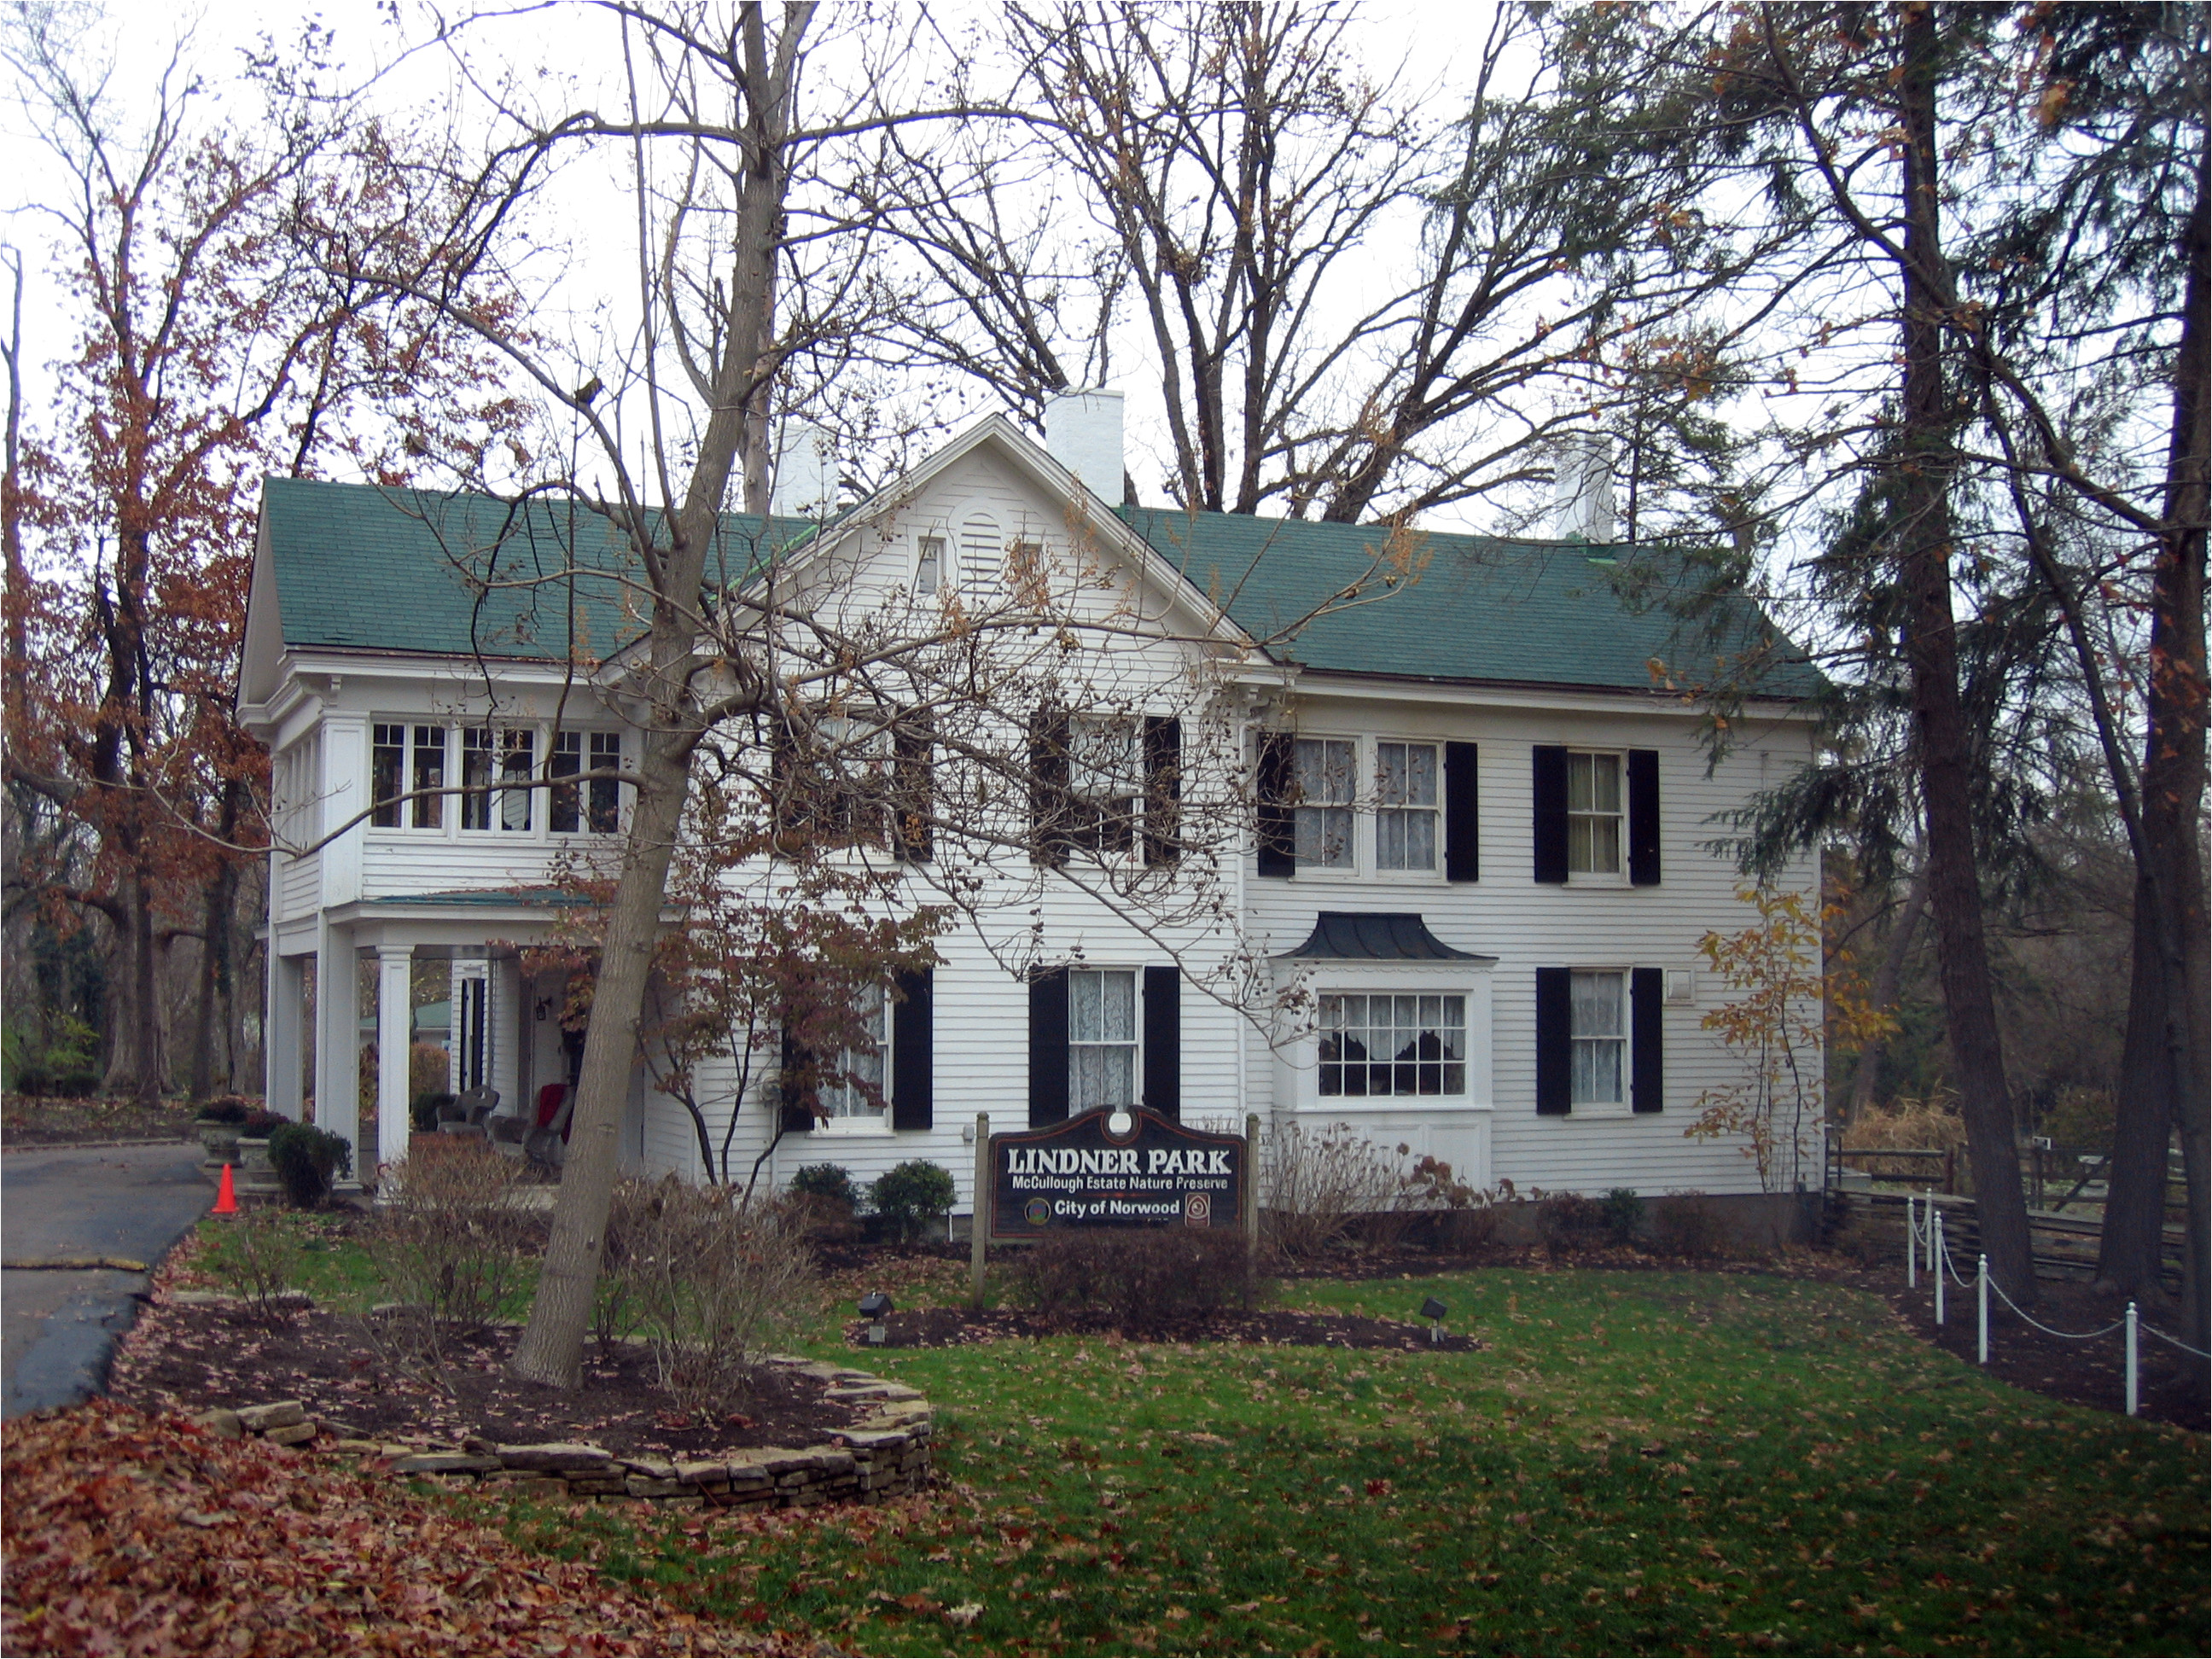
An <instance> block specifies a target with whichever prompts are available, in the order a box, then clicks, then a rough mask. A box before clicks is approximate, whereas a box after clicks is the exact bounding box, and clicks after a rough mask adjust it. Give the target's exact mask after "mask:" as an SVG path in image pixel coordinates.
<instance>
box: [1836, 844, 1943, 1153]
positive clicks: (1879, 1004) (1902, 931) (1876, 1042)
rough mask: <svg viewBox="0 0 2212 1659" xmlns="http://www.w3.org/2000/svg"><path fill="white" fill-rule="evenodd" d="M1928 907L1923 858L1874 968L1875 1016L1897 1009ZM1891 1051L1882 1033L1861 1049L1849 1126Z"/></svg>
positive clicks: (1862, 1111)
mask: <svg viewBox="0 0 2212 1659" xmlns="http://www.w3.org/2000/svg"><path fill="white" fill-rule="evenodd" d="M1927 908H1928V860H1926V859H1925V858H1924V857H1923V859H1922V860H1920V868H1919V870H1918V871H1917V872H1916V873H1915V874H1914V876H1913V878H1912V885H1911V887H1910V888H1908V889H1907V890H1905V908H1903V909H1902V910H1900V911H1899V912H1898V915H1897V920H1896V921H1893V922H1892V923H1891V924H1890V927H1889V944H1888V945H1887V948H1886V949H1885V950H1884V951H1882V953H1881V967H1879V968H1877V969H1875V975H1874V985H1873V987H1871V990H1870V993H1869V998H1868V1000H1869V1002H1870V1003H1871V1004H1872V1006H1873V1008H1874V1011H1875V1012H1876V1013H1879V1014H1886V1013H1887V1012H1889V1011H1890V1010H1891V1009H1893V1008H1894V1007H1896V1006H1897V984H1898V981H1899V980H1900V979H1902V978H1903V977H1904V976H1905V957H1907V956H1909V955H1911V951H1912V940H1913V938H1914V936H1915V935H1916V934H1917V933H1919V932H1920V918H1921V916H1922V915H1923V914H1924V913H1925V912H1926V911H1927ZM1888 1051H1889V1039H1888V1038H1887V1036H1883V1035H1882V1034H1881V1032H1879V1031H1877V1032H1876V1033H1875V1035H1874V1036H1870V1037H1869V1038H1868V1039H1867V1041H1866V1046H1865V1047H1864V1048H1861V1049H1860V1050H1859V1063H1858V1066H1857V1069H1856V1070H1854V1071H1853V1072H1852V1073H1851V1097H1850V1100H1849V1101H1848V1102H1847V1103H1845V1105H1844V1124H1845V1125H1846V1127H1848V1126H1849V1125H1850V1124H1854V1123H1857V1121H1859V1120H1860V1119H1861V1118H1862V1117H1864V1116H1865V1115H1866V1109H1867V1108H1868V1107H1869V1106H1871V1105H1872V1104H1874V1096H1875V1090H1876V1089H1878V1088H1880V1087H1881V1068H1882V1061H1883V1060H1884V1059H1885V1057H1886V1056H1887V1054H1888Z"/></svg>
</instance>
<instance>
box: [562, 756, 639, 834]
mask: <svg viewBox="0 0 2212 1659" xmlns="http://www.w3.org/2000/svg"><path fill="white" fill-rule="evenodd" d="M587 756H588V763H586V757H587ZM620 770H622V733H621V732H555V733H554V734H553V749H552V752H551V753H550V755H548V756H547V757H546V760H545V774H546V776H547V777H549V778H552V779H556V780H557V779H561V778H573V777H574V776H576V775H578V774H579V773H581V772H619V771H620ZM547 793H548V794H549V796H550V804H549V806H548V809H547V811H548V817H549V821H550V822H549V827H550V829H551V830H552V831H553V833H554V834H555V835H556V836H571V835H574V834H575V833H577V831H579V830H581V829H588V830H590V831H591V833H592V834H593V835H595V836H607V835H612V834H613V833H614V832H615V831H616V830H617V829H621V828H622V784H621V783H620V781H617V779H614V778H592V779H591V780H589V781H586V782H584V783H580V784H579V783H561V782H557V781H556V783H555V784H554V785H553V787H552V788H551V789H550V791H548V792H547Z"/></svg>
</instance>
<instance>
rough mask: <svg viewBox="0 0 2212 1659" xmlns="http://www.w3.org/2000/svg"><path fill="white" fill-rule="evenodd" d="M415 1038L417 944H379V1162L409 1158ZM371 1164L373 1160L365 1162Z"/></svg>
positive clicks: (377, 949)
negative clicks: (410, 1080)
mask: <svg viewBox="0 0 2212 1659" xmlns="http://www.w3.org/2000/svg"><path fill="white" fill-rule="evenodd" d="M414 1042H415V947H414V946H413V945H378V946H377V947H376V1161H377V1162H378V1163H379V1164H397V1163H398V1162H399V1160H400V1159H402V1158H405V1157H406V1156H407V1132H408V1130H409V1128H410V1121H409V1118H408V1112H409V1109H410V1107H412V1106H413V1104H414V1102H413V1101H411V1100H410V1098H409V1097H408V1071H409V1066H408V1060H409V1059H410V1057H411V1054H412V1050H413V1047H414ZM362 1162H363V1163H366V1162H367V1160H366V1159H363V1160H362Z"/></svg>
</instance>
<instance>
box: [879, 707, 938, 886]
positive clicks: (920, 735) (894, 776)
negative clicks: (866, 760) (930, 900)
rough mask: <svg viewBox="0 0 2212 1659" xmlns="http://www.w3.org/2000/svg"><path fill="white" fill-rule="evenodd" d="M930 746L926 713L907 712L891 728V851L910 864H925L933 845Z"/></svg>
mask: <svg viewBox="0 0 2212 1659" xmlns="http://www.w3.org/2000/svg"><path fill="white" fill-rule="evenodd" d="M930 749H931V744H930V729H929V718H928V716H927V715H925V714H909V715H907V716H906V717H905V718H903V719H902V720H900V721H899V722H898V723H897V724H896V726H893V727H892V728H891V836H890V840H891V852H892V854H894V855H895V856H896V857H898V858H902V859H904V860H907V861H908V863H912V864H927V862H928V861H929V860H930V858H931V857H932V855H933V853H934V851H935V848H936V838H935V836H934V835H933V833H932V823H931V820H932V818H933V817H934V816H935V811H936V808H935V803H934V801H933V799H932V796H931V793H930V765H929V763H930V758H931V757H930Z"/></svg>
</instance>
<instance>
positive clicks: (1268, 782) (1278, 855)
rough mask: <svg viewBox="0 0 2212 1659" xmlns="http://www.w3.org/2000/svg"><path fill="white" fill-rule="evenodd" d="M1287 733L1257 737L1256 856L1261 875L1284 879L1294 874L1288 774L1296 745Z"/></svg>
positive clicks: (1294, 827)
mask: <svg viewBox="0 0 2212 1659" xmlns="http://www.w3.org/2000/svg"><path fill="white" fill-rule="evenodd" d="M1295 741H1296V739H1294V738H1292V737H1291V734H1290V733H1289V732H1261V733H1260V753H1259V767H1258V776H1257V777H1256V779H1255V782H1256V783H1257V785H1258V787H1259V797H1260V799H1259V838H1258V839H1259V854H1260V873H1261V875H1263V876H1287V875H1292V874H1295V873H1296V872H1297V867H1298V865H1297V844H1298V842H1297V822H1298V821H1297V809H1296V808H1294V807H1293V806H1292V805H1291V767H1292V764H1293V763H1294V762H1295V760H1296V759H1297V750H1296V749H1295V748H1293V747H1292V744H1294V743H1295Z"/></svg>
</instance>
